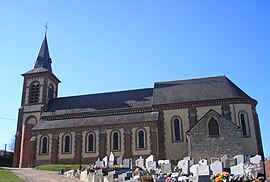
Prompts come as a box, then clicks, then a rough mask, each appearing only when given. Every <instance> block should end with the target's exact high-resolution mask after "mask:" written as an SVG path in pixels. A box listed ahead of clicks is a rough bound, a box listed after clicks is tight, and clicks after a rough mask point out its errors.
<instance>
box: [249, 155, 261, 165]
mask: <svg viewBox="0 0 270 182" xmlns="http://www.w3.org/2000/svg"><path fill="white" fill-rule="evenodd" d="M261 160H262V156H260V155H255V156H254V157H251V158H250V162H251V163H253V164H260V163H261Z"/></svg>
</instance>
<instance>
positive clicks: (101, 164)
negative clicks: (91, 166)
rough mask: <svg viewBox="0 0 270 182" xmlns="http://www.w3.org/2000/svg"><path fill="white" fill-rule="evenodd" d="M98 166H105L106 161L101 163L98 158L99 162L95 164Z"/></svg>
mask: <svg viewBox="0 0 270 182" xmlns="http://www.w3.org/2000/svg"><path fill="white" fill-rule="evenodd" d="M95 165H96V166H104V161H100V159H99V158H98V159H97V161H96V162H95Z"/></svg>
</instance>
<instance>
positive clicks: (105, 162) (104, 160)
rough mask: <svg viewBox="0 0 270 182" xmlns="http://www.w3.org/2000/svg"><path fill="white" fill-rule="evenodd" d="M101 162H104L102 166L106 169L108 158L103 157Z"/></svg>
mask: <svg viewBox="0 0 270 182" xmlns="http://www.w3.org/2000/svg"><path fill="white" fill-rule="evenodd" d="M102 161H103V162H104V166H105V167H108V156H105V157H104V158H103V159H102Z"/></svg>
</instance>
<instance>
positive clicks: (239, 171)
mask: <svg viewBox="0 0 270 182" xmlns="http://www.w3.org/2000/svg"><path fill="white" fill-rule="evenodd" d="M230 168H231V174H234V175H237V174H238V175H244V163H240V164H238V165H236V166H232V167H230Z"/></svg>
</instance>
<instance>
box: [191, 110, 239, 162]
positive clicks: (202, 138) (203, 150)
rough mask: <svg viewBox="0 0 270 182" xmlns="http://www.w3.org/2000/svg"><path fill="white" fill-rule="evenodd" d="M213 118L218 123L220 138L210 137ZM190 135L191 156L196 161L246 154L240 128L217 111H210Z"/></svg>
mask: <svg viewBox="0 0 270 182" xmlns="http://www.w3.org/2000/svg"><path fill="white" fill-rule="evenodd" d="M211 118H214V119H215V120H216V121H217V122H218V125H219V135H218V136H209V130H208V122H209V121H210V119H211ZM188 133H189V140H190V154H191V156H192V158H193V159H194V160H195V161H199V160H200V159H202V158H207V159H208V160H210V159H211V157H222V156H223V155H228V156H229V157H233V156H235V155H238V154H243V152H244V151H243V145H242V142H241V130H239V127H238V126H237V125H235V124H234V123H232V122H230V121H227V120H226V119H225V118H224V117H222V116H221V115H220V114H219V113H217V112H216V111H213V110H211V111H209V112H208V113H207V114H206V115H205V116H204V117H203V118H202V119H201V120H200V121H199V122H198V123H197V124H196V125H195V126H194V127H193V128H191V129H190V131H189V132H188Z"/></svg>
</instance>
